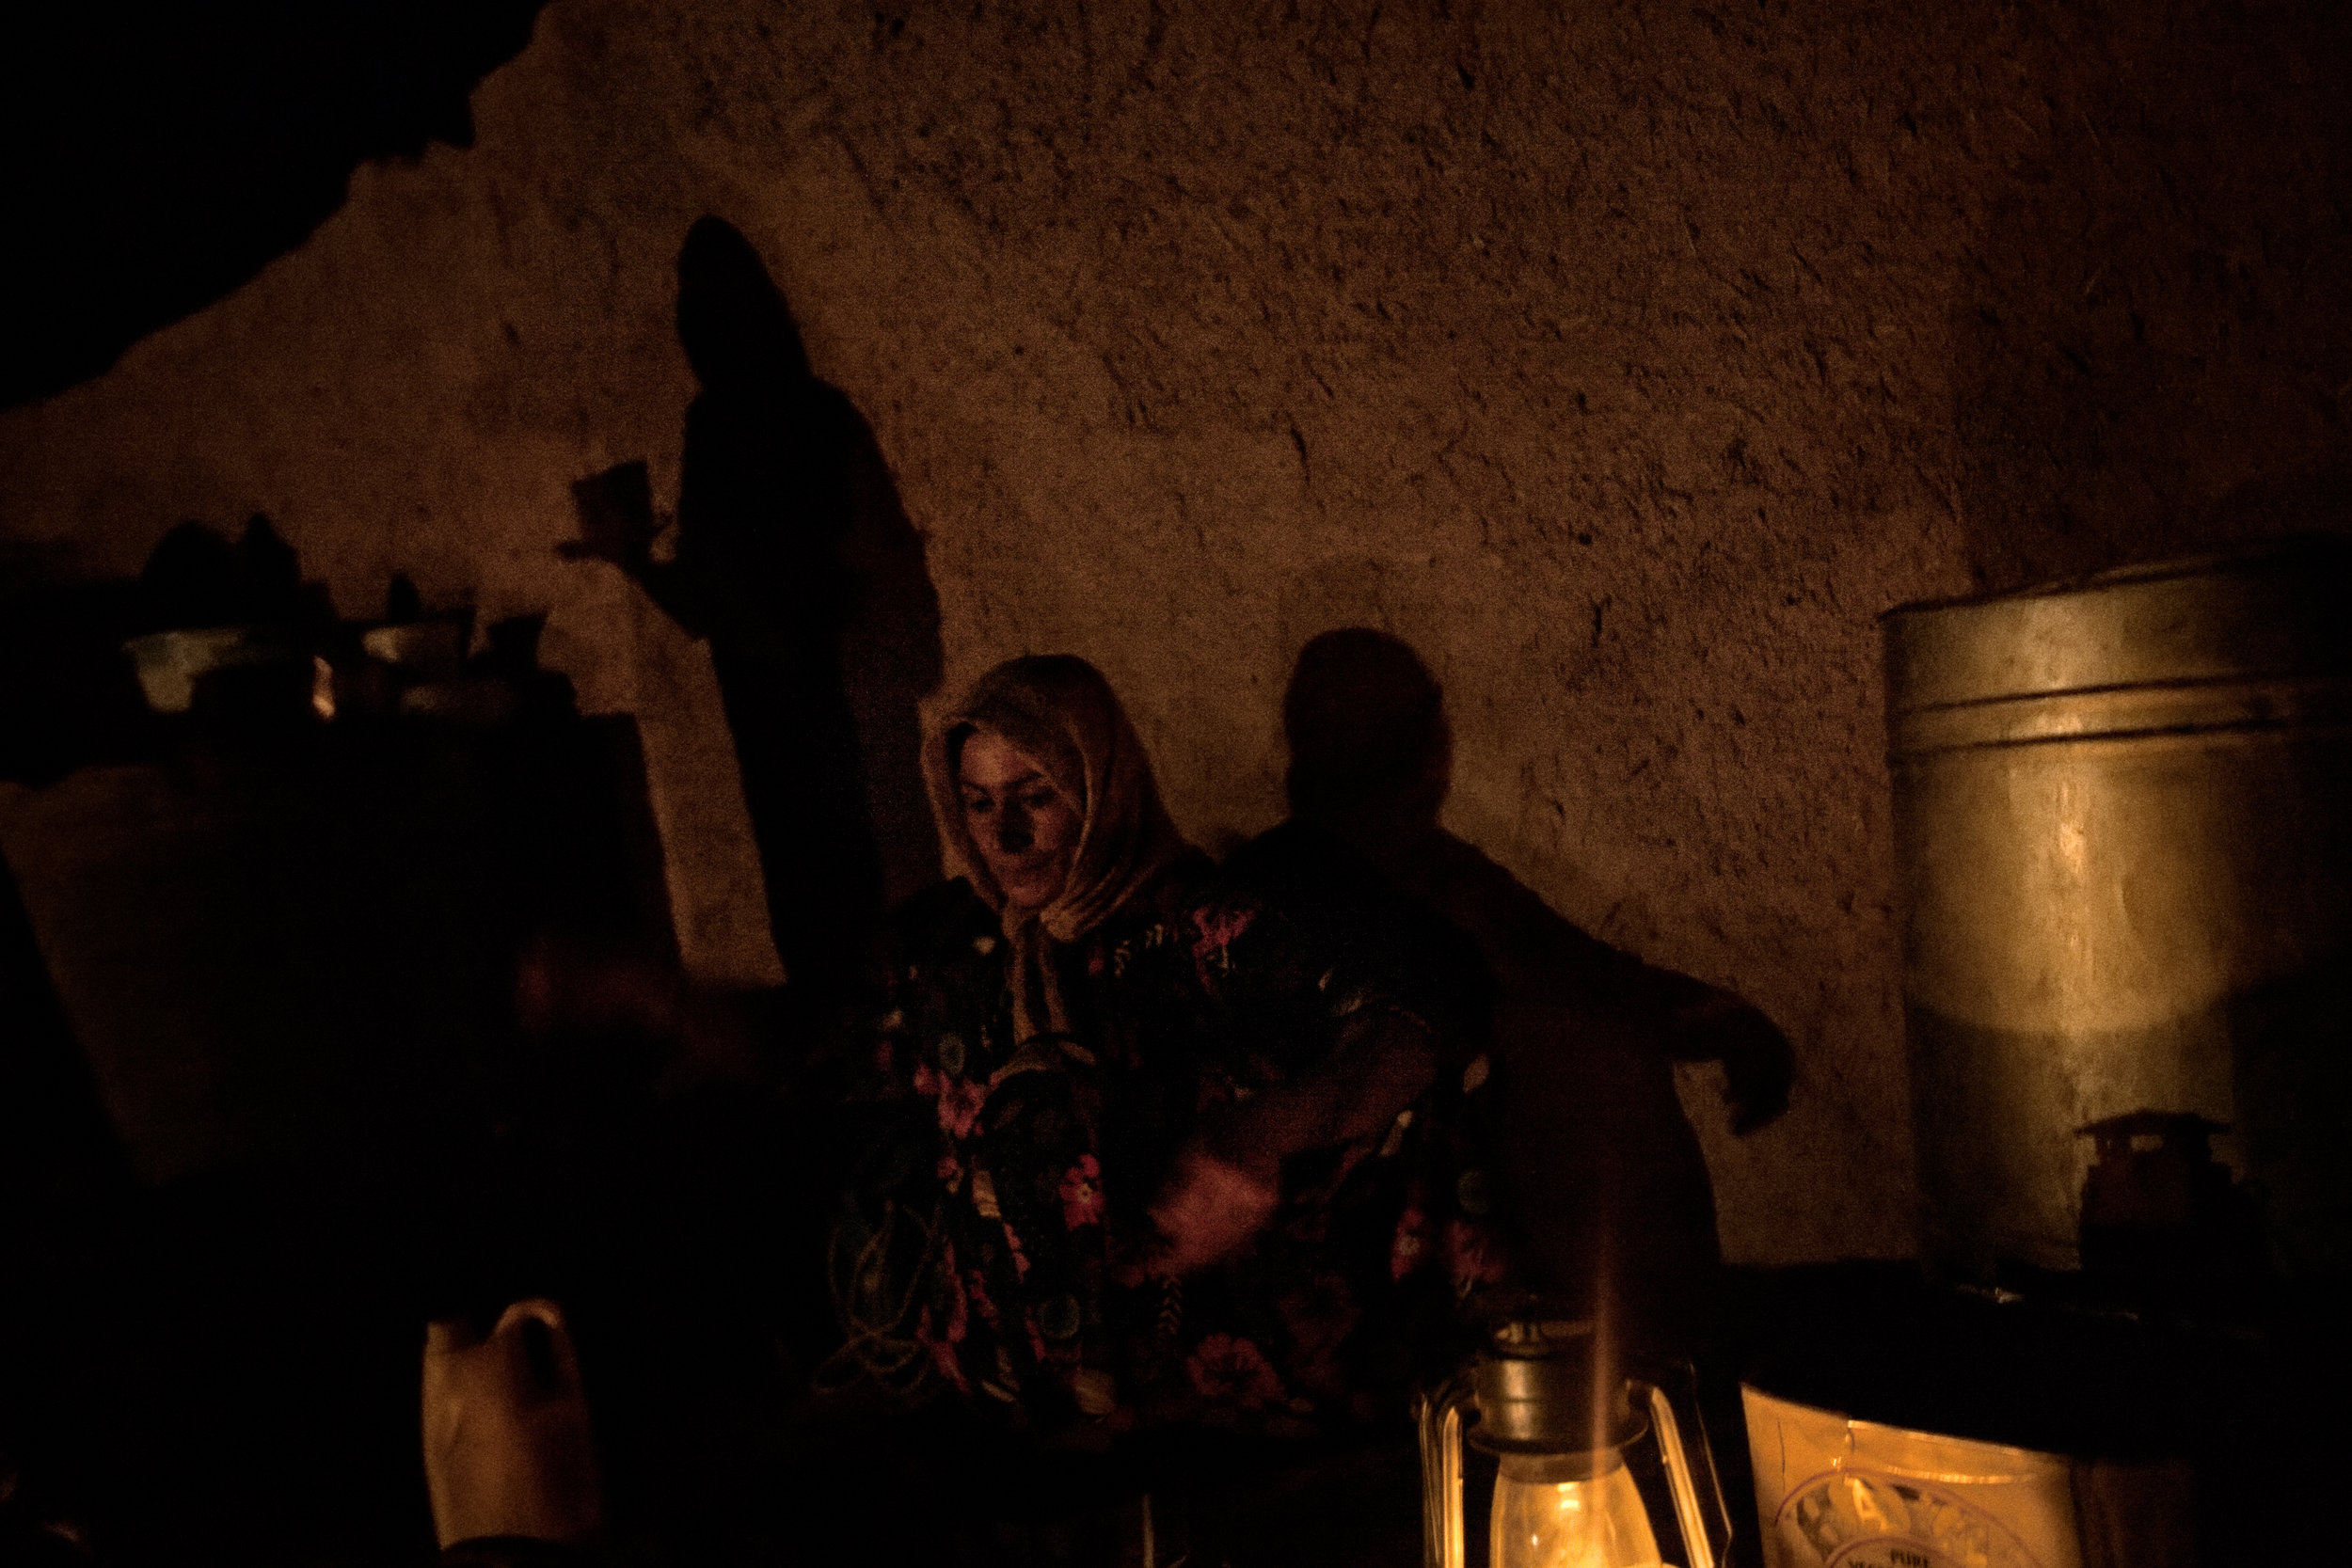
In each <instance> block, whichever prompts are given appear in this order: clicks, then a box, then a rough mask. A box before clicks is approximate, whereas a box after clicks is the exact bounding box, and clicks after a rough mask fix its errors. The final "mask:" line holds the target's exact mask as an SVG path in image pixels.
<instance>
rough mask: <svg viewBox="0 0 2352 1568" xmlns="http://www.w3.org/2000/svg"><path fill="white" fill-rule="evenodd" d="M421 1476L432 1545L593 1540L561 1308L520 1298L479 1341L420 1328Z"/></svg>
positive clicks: (593, 1498) (597, 1516)
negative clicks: (430, 1517) (433, 1538)
mask: <svg viewBox="0 0 2352 1568" xmlns="http://www.w3.org/2000/svg"><path fill="white" fill-rule="evenodd" d="M424 1475H425V1490H426V1492H427V1494H428V1495H429V1496H430V1497H431V1499H432V1504H433V1528H434V1533H435V1535H436V1537H437V1540H438V1542H439V1544H441V1545H442V1546H444V1547H448V1546H452V1545H454V1544H457V1543H458V1542H461V1541H474V1540H481V1539H485V1538H506V1539H516V1538H519V1539H524V1540H534V1541H550V1542H561V1543H571V1542H581V1541H585V1540H588V1539H589V1538H591V1537H593V1536H594V1535H595V1534H596V1531H597V1530H598V1528H600V1527H601V1526H602V1524H603V1516H604V1504H603V1491H602V1487H601V1485H600V1484H599V1481H598V1477H597V1471H596V1448H595V1445H594V1443H593V1441H592V1440H591V1437H590V1433H589V1425H588V1401H587V1397H586V1395H585V1394H584V1393H583V1392H582V1390H581V1387H580V1364H579V1361H578V1358H577V1357H576V1356H575V1355H574V1354H573V1351H572V1339H571V1335H570V1332H569V1331H568V1330H567V1329H566V1328H565V1327H564V1314H563V1310H562V1309H561V1308H560V1307H557V1306H556V1305H555V1303H553V1302H551V1301H545V1300H532V1301H518V1302H516V1303H515V1304H514V1305H513V1306H511V1307H508V1308H507V1309H506V1310H505V1312H504V1313H502V1314H501V1316H500V1318H499V1321H498V1324H497V1326H496V1327H494V1328H492V1329H491V1330H490V1332H489V1333H488V1334H487V1335H485V1336H481V1337H476V1336H475V1335H474V1334H473V1333H472V1332H471V1330H470V1328H469V1326H468V1325H467V1324H466V1323H461V1322H453V1321H444V1322H439V1323H433V1324H431V1325H430V1326H429V1327H428V1328H427V1329H426V1330H425V1341H424Z"/></svg>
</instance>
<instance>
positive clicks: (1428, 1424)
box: [1414, 1370, 1477, 1568]
mask: <svg viewBox="0 0 2352 1568" xmlns="http://www.w3.org/2000/svg"><path fill="white" fill-rule="evenodd" d="M1476 1389H1477V1385H1476V1384H1475V1383H1474V1382H1473V1381H1472V1379H1471V1377H1470V1372H1469V1371H1467V1370H1464V1371H1458V1372H1455V1373H1454V1375H1453V1376H1452V1377H1449V1378H1447V1379H1446V1380H1445V1381H1444V1382H1443V1383H1440V1384H1438V1386H1436V1387H1435V1388H1432V1389H1428V1390H1425V1391H1424V1392H1423V1393H1422V1396H1421V1399H1420V1402H1419V1408H1418V1409H1416V1411H1415V1412H1414V1415H1415V1417H1416V1424H1417V1425H1418V1426H1419V1428H1420V1430H1421V1542H1422V1545H1421V1560H1422V1568H1468V1561H1467V1558H1468V1547H1467V1545H1466V1544H1465V1537H1466V1535H1467V1530H1466V1528H1465V1527H1464V1524H1463V1517H1462V1412H1463V1410H1464V1409H1465V1408H1467V1407H1468V1406H1469V1404H1470V1400H1471V1398H1472V1397H1473V1396H1474V1394H1475V1393H1476Z"/></svg>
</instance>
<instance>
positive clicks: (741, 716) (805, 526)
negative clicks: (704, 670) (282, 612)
mask: <svg viewBox="0 0 2352 1568" xmlns="http://www.w3.org/2000/svg"><path fill="white" fill-rule="evenodd" d="M677 267H678V304H677V323H678V341H680V343H682V344H683V345H684V347H685V349H686V356H687V359H688V362H689V363H690V364H691V366H692V367H693V371H694V375H695V378H696V379H697V380H698V381H699V382H700V383H701V385H702V391H701V394H700V395H699V396H697V397H696V398H695V399H694V401H693V402H692V403H691V404H689V405H688V408H687V411H686V450H685V474H684V478H683V481H682V483H681V484H680V486H679V491H678V509H677V519H676V527H675V540H674V544H675V551H674V553H672V554H671V556H670V559H669V560H667V561H660V560H657V559H656V553H655V548H654V546H655V539H656V535H657V534H658V533H659V532H660V524H659V522H658V521H657V519H656V518H655V516H654V514H653V508H652V500H651V492H650V487H649V485H648V483H647V479H646V474H645V467H644V464H643V463H630V464H624V465H622V466H621V467H617V468H614V469H611V470H608V471H607V472H606V473H603V474H600V475H597V476H596V477H595V478H594V479H590V480H586V481H582V482H581V483H580V484H579V485H577V486H575V491H576V494H577V496H578V499H579V501H580V543H578V544H577V545H575V546H569V547H568V549H567V552H566V553H569V554H573V555H579V556H592V557H598V558H601V559H604V560H608V561H612V562H614V563H615V564H617V565H619V566H620V567H621V568H622V569H623V570H624V571H626V572H628V574H629V575H630V576H631V577H632V578H636V580H637V581H638V582H640V583H641V584H643V585H644V588H645V591H646V592H647V593H648V594H651V595H652V597H653V598H654V600H655V602H657V603H658V604H660V606H661V608H662V609H663V610H666V611H667V612H668V613H669V614H670V615H671V616H672V617H673V618H675V620H676V621H677V623H678V624H679V626H682V627H684V628H685V629H686V630H687V631H688V632H689V633H691V634H692V635H693V636H696V637H699V638H705V639H707V640H708V641H709V644H710V650H711V656H712V662H713V663H714V665H715V666H716V667H717V671H718V676H719V685H720V689H721V692H722V695H723V699H724V701H725V705H726V715H727V726H728V728H729V729H730V730H731V731H732V732H733V734H734V737H735V750H736V755H737V758H738V760H739V764H740V766H741V768H742V777H743V795H744V802H745V804H746V806H747V807H748V809H749V811H750V814H751V819H752V828H753V832H754V833H755V835H756V837H757V839H758V843H759V855H760V865H761V869H762V871H763V872H764V873H765V875H766V879H767V884H768V908H769V916H770V920H771V923H772V927H773V929H774V933H775V940H776V949H777V952H778V953H779V955H780V956H781V957H782V958H783V959H784V963H785V969H786V972H787V974H790V975H791V976H792V977H793V978H794V980H795V982H796V986H795V989H796V990H799V991H800V993H801V994H802V995H803V996H804V997H808V998H809V999H810V1000H811V1001H813V1002H817V1003H820V1004H821V1003H822V1002H824V1001H825V1000H827V999H828V998H829V996H830V994H831V992H832V991H833V990H834V989H835V987H836V986H837V984H838V983H839V982H840V980H841V979H842V978H843V977H845V976H847V975H848V974H850V972H851V970H852V967H853V963H854V960H855V959H856V958H857V957H858V956H859V946H860V943H861V942H862V941H863V939H864V935H865V933H866V931H867V930H869V929H870V928H871V926H872V923H873V921H874V920H875V919H876V918H877V917H878V916H879V915H880V914H881V912H882V910H884V909H885V908H887V907H888V906H889V905H890V904H891V903H894V902H896V901H897V900H898V899H899V898H902V897H904V896H906V895H908V894H910V893H912V892H914V891H915V890H916V889H918V888H920V887H923V886H926V885H928V884H929V883H930V882H932V881H935V880H936V879H937V878H938V874H939V854H938V840H937V836H936V831H935V830H934V828H933V826H932V824H931V819H930V807H929V805H928V803H927V802H926V801H925V800H924V799H923V796H922V789H921V784H920V780H921V768H920V766H919V752H920V745H921V734H920V719H919V716H918V712H917V706H918V704H919V703H920V702H921V700H922V698H923V697H924V696H925V695H926V694H927V693H928V692H930V690H931V689H932V688H933V687H935V686H937V685H938V683H939V678H940V671H941V667H942V653H941V648H940V641H939V597H938V594H937V593H936V592H935V590H934V589H933V588H932V586H931V580H930V573H929V571H928V570H927V568H926V566H925V563H924V559H923V539H922V536H921V534H919V533H918V532H916V531H915V529H914V525H913V524H911V523H910V522H909V521H908V520H907V515H906V512H905V509H904V507H903V506H902V505H901V504H900V502H899V499H898V487H897V485H896V484H895V483H893V482H892V480H891V477H890V470H889V466H888V465H887V464H886V463H885V462H884V461H883V459H882V453H881V451H879V449H878V448H877V447H876V445H875V442H874V434H873V431H872V430H871V429H870V428H869V427H868V426H867V425H866V420H865V419H864V418H863V417H862V416H861V415H860V414H859V413H858V411H857V409H856V408H855V407H854V406H852V405H851V404H850V400H849V399H848V398H847V397H845V396H843V395H842V393H841V392H840V391H839V390H838V389H837V388H834V387H831V386H828V385H827V384H826V383H824V382H823V381H820V380H818V378H817V376H816V374H815V373H814V372H812V371H811V370H810V368H809V363H808V356H807V352H806V350H805V349H804V348H803V346H802V342H801V333H800V328H799V326H798V325H796V324H795V323H794V321H793V319H792V311H791V308H790V306H789V305H788V304H787V302H786V300H785V297H784V294H783V293H782V292H781V291H780V290H778V289H777V287H776V285H775V282H774V280H773V279H771V277H769V275H768V269H767V267H766V265H765V264H764V263H763V262H762V261H761V260H760V257H759V253H758V252H757V251H756V250H755V249H754V248H753V246H752V244H751V242H750V241H748V240H747V239H745V238H744V237H743V235H742V234H741V233H740V232H739V231H738V230H736V229H735V228H734V227H733V226H732V225H730V224H727V223H725V222H723V221H722V220H720V219H718V218H715V217H706V218H703V219H701V220H700V221H699V222H697V223H696V224H695V225H694V226H693V228H692V229H691V230H689V231H688V232H687V236H686V243H685V245H684V246H683V247H682V248H681V249H680V250H679V252H678V261H677ZM809 987H814V988H815V990H814V991H812V990H809V989H807V988H809Z"/></svg>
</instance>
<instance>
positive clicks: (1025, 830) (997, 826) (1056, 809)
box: [956, 730, 1085, 910]
mask: <svg viewBox="0 0 2352 1568" xmlns="http://www.w3.org/2000/svg"><path fill="white" fill-rule="evenodd" d="M956 783H957V788H958V791H959V792H960V793H961V795H962V797H963V824H964V827H965V828H966V829H967V830H969V831H970V832H971V834H972V842H973V843H974V844H975V845H976V846H977V847H978V848H979V851H980V859H982V860H983V861H985V862H987V863H988V871H989V875H990V876H992V877H993V878H995V879H996V885H997V886H998V887H1000V888H1002V889H1004V891H1005V898H1006V900H1007V901H1008V902H1009V903H1010V904H1011V905H1012V906H1013V907H1014V908H1015V909H1022V910H1041V909H1043V908H1044V907H1045V906H1046V905H1048V904H1050V903H1052V902H1053V901H1054V900H1055V899H1056V898H1057V897H1059V896H1060V895H1061V890H1062V888H1063V886H1064V885H1065V884H1067V883H1068V882H1069V880H1070V863H1071V861H1072V859H1073V857H1074V856H1075V855H1076V854H1077V851H1078V832H1079V830H1080V829H1081V828H1083V827H1084V826H1085V816H1084V813H1083V811H1082V809H1081V807H1080V804H1079V802H1077V801H1075V800H1072V799H1070V797H1069V796H1067V795H1064V794H1063V793H1062V792H1061V791H1060V790H1059V789H1058V788H1057V787H1056V786H1055V784H1054V781H1053V780H1051V779H1049V778H1047V777H1046V776H1045V770H1044V769H1043V768H1040V767H1039V766H1038V765H1037V764H1036V763H1034V762H1031V761H1030V760H1029V759H1028V758H1027V757H1026V756H1025V755H1023V754H1022V753H1021V752H1018V751H1015V750H1014V749H1013V747H1012V746H1011V744H1010V743H1009V742H1008V741H1007V740H1005V739H1004V738H1003V737H1002V736H993V735H990V734H988V733H987V732H986V731H984V730H983V731H978V732H976V733H975V734H974V735H973V736H972V737H971V738H970V739H968V740H966V741H965V742H964V743H963V755H962V757H961V760H959V762H958V763H957V765H956Z"/></svg>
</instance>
